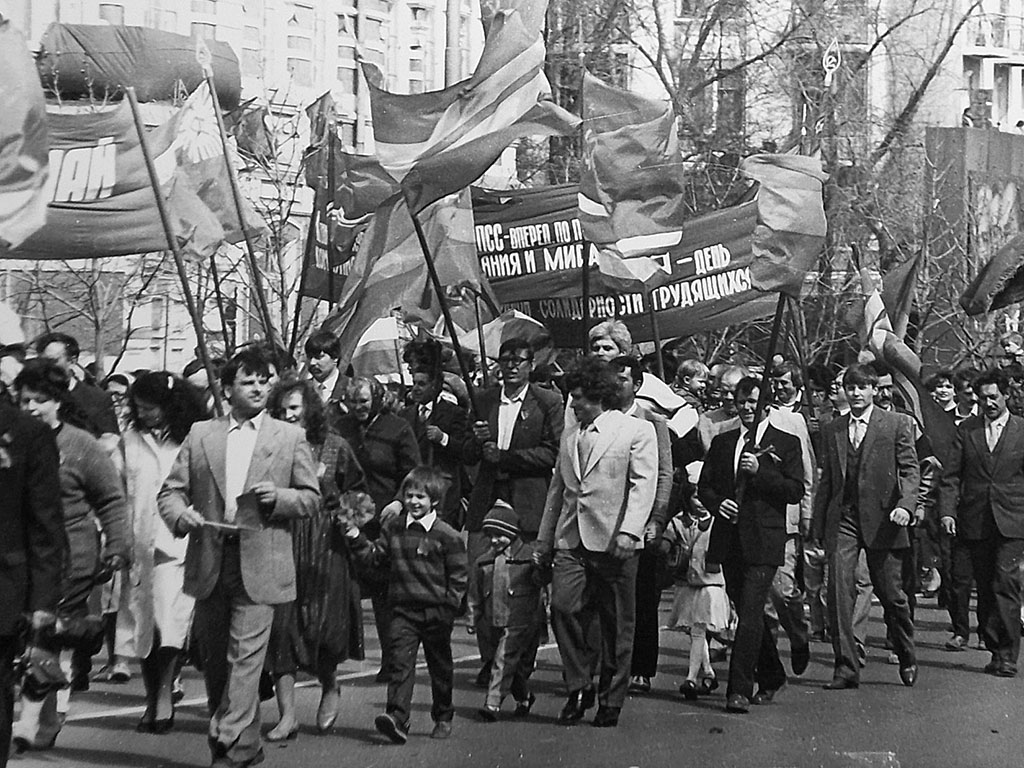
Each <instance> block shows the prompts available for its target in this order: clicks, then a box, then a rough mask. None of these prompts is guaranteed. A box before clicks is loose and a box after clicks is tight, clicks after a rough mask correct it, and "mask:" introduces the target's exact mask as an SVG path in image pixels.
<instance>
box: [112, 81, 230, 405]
mask: <svg viewBox="0 0 1024 768" xmlns="http://www.w3.org/2000/svg"><path fill="white" fill-rule="evenodd" d="M125 93H126V95H127V96H128V104H129V106H130V107H131V110H132V119H133V120H134V121H135V131H136V133H138V135H139V148H140V149H141V150H142V158H143V160H145V163H146V172H147V173H148V174H149V184H150V187H151V188H152V189H153V196H154V197H155V198H156V209H157V212H158V213H159V214H160V223H161V224H163V228H164V236H165V237H166V238H167V247H168V248H170V249H171V253H172V254H173V255H174V266H175V267H176V268H177V271H178V279H179V280H181V291H182V294H183V295H184V297H185V306H186V307H187V308H188V314H189V317H191V318H192V327H193V328H194V329H195V332H196V346H197V347H198V349H199V359H200V360H201V361H202V363H203V368H205V369H206V375H207V377H208V378H209V380H210V391H211V392H212V393H213V408H214V411H215V412H216V414H217V415H218V416H221V415H223V413H224V405H223V403H222V401H221V397H220V389H218V387H217V386H216V382H217V376H216V374H215V373H214V370H213V363H212V362H211V360H210V351H209V350H208V349H207V347H206V336H205V334H204V333H203V321H202V318H200V317H199V310H198V309H197V308H196V302H195V298H194V297H193V296H192V289H191V288H190V287H189V282H188V274H187V273H186V271H185V259H184V257H183V256H182V255H181V248H179V247H178V240H177V238H176V237H175V236H174V229H173V228H172V227H171V220H170V217H169V216H168V214H167V206H166V205H165V204H164V196H163V193H162V192H161V191H160V179H159V177H158V176H157V173H156V166H155V165H154V164H153V157H152V156H151V155H150V154H149V146H148V145H147V144H146V128H145V126H144V125H143V123H142V115H141V114H140V113H139V101H138V99H137V98H136V97H135V88H134V87H132V86H128V88H126V89H125Z"/></svg>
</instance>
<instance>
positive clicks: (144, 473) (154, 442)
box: [118, 371, 208, 734]
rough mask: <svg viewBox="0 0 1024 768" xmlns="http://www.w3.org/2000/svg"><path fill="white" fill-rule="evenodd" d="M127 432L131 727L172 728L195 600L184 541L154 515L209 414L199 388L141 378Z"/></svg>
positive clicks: (125, 620)
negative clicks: (186, 444) (137, 666)
mask: <svg viewBox="0 0 1024 768" xmlns="http://www.w3.org/2000/svg"><path fill="white" fill-rule="evenodd" d="M129 408H130V411H131V415H130V418H129V426H128V428H127V429H126V430H125V432H124V454H125V485H126V489H127V493H128V504H129V509H130V511H131V515H132V527H133V531H134V535H135V536H134V538H135V541H134V548H135V549H134V557H133V558H132V567H131V570H130V572H129V579H130V586H129V589H128V597H127V610H125V607H126V606H125V605H123V604H122V607H121V610H120V611H119V612H118V636H119V638H120V639H122V640H124V641H126V643H125V644H126V645H130V646H131V651H132V652H133V653H132V655H134V656H135V657H137V658H139V659H140V660H141V664H142V681H143V684H144V686H145V691H146V711H145V712H144V713H143V715H142V719H141V720H140V721H139V723H138V726H137V727H136V729H137V730H138V731H140V732H143V733H156V734H162V733H167V732H168V731H170V730H171V728H173V727H174V703H173V700H172V685H173V682H174V675H175V667H176V663H177V660H178V656H179V654H180V653H181V650H182V649H183V648H184V646H185V641H186V639H187V637H188V633H189V629H190V626H191V622H192V608H193V604H194V601H193V599H192V598H191V597H189V596H188V595H186V594H185V593H184V591H183V590H182V584H183V582H184V577H185V548H186V546H187V543H188V539H187V538H184V539H176V538H175V537H174V536H173V534H171V532H170V531H169V530H168V529H167V526H166V525H165V524H164V522H163V520H161V519H160V515H159V513H158V512H157V503H156V495H157V491H159V490H160V486H161V485H162V484H163V482H164V479H165V478H166V477H167V475H168V473H169V472H170V471H171V465H173V464H174V459H175V458H176V457H177V455H178V449H179V448H180V447H181V443H182V441H184V439H185V436H186V435H187V434H188V432H189V429H191V427H192V424H194V423H195V422H196V421H200V420H203V419H206V418H208V416H207V414H206V408H205V406H204V404H203V399H202V395H201V394H200V393H199V391H198V390H197V389H196V388H195V387H193V386H192V385H191V384H189V383H188V382H187V381H185V380H184V379H182V378H180V377H178V376H175V375H174V374H172V373H168V372H167V371H158V372H152V373H146V374H143V375H142V376H139V377H138V378H137V379H136V380H135V383H134V384H133V385H132V388H131V390H130V394H129Z"/></svg>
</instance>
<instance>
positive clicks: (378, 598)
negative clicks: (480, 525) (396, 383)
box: [338, 378, 420, 682]
mask: <svg viewBox="0 0 1024 768" xmlns="http://www.w3.org/2000/svg"><path fill="white" fill-rule="evenodd" d="M345 405H346V406H347V407H348V413H346V414H344V415H343V416H342V417H341V418H340V419H339V420H338V432H339V433H340V434H341V436H342V437H344V438H345V439H346V440H347V441H348V443H349V445H351V446H352V450H353V451H355V454H356V456H358V457H359V463H360V465H361V466H362V468H363V471H364V472H365V473H366V492H367V493H369V494H370V497H371V498H372V499H373V503H374V506H375V507H376V511H377V514H378V515H379V514H380V511H381V510H382V509H383V508H384V507H385V506H386V505H387V504H388V503H389V502H391V501H394V500H395V497H396V494H397V493H398V486H399V485H400V484H401V482H402V480H403V479H404V478H405V476H406V475H407V474H409V472H410V470H412V468H413V467H416V466H418V465H419V464H420V449H419V445H418V444H417V443H416V434H415V433H414V432H413V429H412V425H411V424H409V422H408V421H406V420H405V419H403V418H402V417H401V416H396V415H395V414H393V413H388V412H387V411H385V410H384V388H383V387H382V386H381V384H380V382H378V381H376V380H374V379H364V378H358V379H353V380H352V381H351V382H350V383H349V385H348V390H347V391H346V395H345ZM363 530H364V533H366V535H367V537H368V538H370V539H371V540H372V539H374V538H376V536H377V535H378V534H379V533H380V525H379V522H378V521H376V520H375V521H373V522H372V523H370V524H369V525H368V526H367V527H366V528H364V529H363ZM362 585H363V590H364V594H365V593H369V596H370V599H371V600H372V602H373V620H374V623H375V624H376V625H377V637H378V638H379V640H380V646H381V668H380V671H379V672H378V673H377V681H378V682H386V681H387V680H388V679H389V670H390V667H391V665H390V656H389V653H390V633H389V626H390V623H391V611H390V609H389V607H388V603H387V583H386V582H384V581H382V580H381V579H380V578H379V577H376V578H374V577H370V576H369V575H366V576H364V577H363V580H362Z"/></svg>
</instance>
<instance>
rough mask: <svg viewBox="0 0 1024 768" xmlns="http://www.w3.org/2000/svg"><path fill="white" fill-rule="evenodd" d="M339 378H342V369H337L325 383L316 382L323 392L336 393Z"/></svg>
mask: <svg viewBox="0 0 1024 768" xmlns="http://www.w3.org/2000/svg"><path fill="white" fill-rule="evenodd" d="M339 378H341V368H335V369H334V373H332V374H331V375H330V376H328V377H327V378H326V379H324V380H323V381H318V382H316V385H317V387H318V388H319V389H321V390H326V391H327V392H334V388H335V387H336V386H338V379H339Z"/></svg>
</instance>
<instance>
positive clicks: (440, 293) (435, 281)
mask: <svg viewBox="0 0 1024 768" xmlns="http://www.w3.org/2000/svg"><path fill="white" fill-rule="evenodd" d="M402 193H403V195H404V196H405V206H406V208H408V209H409V216H410V218H411V219H412V226H413V229H415V230H416V239H417V240H418V241H419V243H420V250H421V251H423V259H424V261H426V262H427V273H428V274H429V275H430V283H431V285H433V286H434V293H436V294H437V300H438V301H439V302H441V315H442V316H443V317H444V326H445V328H446V329H447V330H448V335H449V336H451V339H452V348H453V349H454V350H455V358H456V360H458V361H459V370H461V371H462V378H463V379H464V380H465V382H466V393H467V394H468V395H469V407H470V410H471V411H472V412H473V420H474V421H479V420H480V416H481V411H480V406H479V404H478V403H477V396H476V387H474V386H473V380H472V378H471V376H470V370H469V364H468V363H467V362H466V353H465V351H464V350H463V349H462V345H461V344H460V343H459V334H458V331H457V330H456V329H455V321H454V320H452V313H451V310H450V309H449V308H448V302H447V301H446V300H445V297H444V289H443V288H442V286H441V279H440V278H439V277H438V276H437V267H436V266H435V265H434V258H433V256H431V255H430V246H429V245H428V244H427V236H426V234H425V233H424V232H423V226H422V225H421V224H420V220H419V217H418V216H417V215H416V212H415V211H414V210H413V207H412V205H411V204H410V202H409V192H408V190H406V189H404V188H403V190H402Z"/></svg>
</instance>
